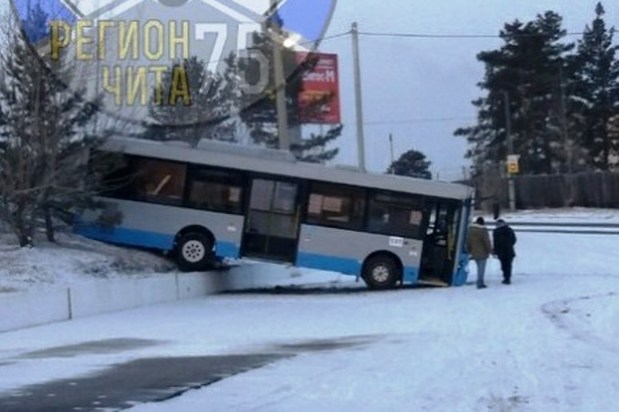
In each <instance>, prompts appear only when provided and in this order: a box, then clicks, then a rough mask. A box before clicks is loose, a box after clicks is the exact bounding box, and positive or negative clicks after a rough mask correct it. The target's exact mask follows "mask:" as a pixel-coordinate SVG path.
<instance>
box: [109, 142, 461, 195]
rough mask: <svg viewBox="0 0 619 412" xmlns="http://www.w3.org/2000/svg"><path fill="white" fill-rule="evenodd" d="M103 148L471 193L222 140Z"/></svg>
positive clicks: (426, 191) (365, 183) (373, 184)
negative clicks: (305, 159) (327, 164)
mask: <svg viewBox="0 0 619 412" xmlns="http://www.w3.org/2000/svg"><path fill="white" fill-rule="evenodd" d="M102 149H103V150H105V151H112V152H122V153H126V154H131V155H136V156H144V157H153V158H158V159H166V160H174V161H180V162H188V163H194V164H204V165H210V166H216V167H225V168H231V169H236V170H243V171H251V172H256V173H265V174H275V175H281V176H287V177H296V178H304V179H310V180H316V181H323V182H332V183H340V184H345V185H351V186H361V187H368V188H376V189H384V190H391V191H397V192H405V193H415V194H421V195H426V196H434V197H442V198H450V199H466V198H469V197H470V196H471V195H472V188H471V187H469V186H465V185H462V184H456V183H448V182H443V181H437V180H427V179H418V178H412V177H408V176H396V175H388V174H375V173H367V172H361V171H359V170H358V169H355V170H353V169H352V168H350V167H347V168H341V167H331V166H324V165H320V164H315V163H307V162H301V161H297V160H296V159H295V158H294V156H293V155H292V154H291V153H290V152H286V151H282V150H272V149H265V148H256V147H248V146H240V145H237V144H231V143H224V142H215V141H202V142H201V143H200V144H199V145H198V146H197V147H191V146H189V145H188V144H186V143H184V142H157V141H151V140H145V139H136V138H126V137H110V138H109V139H107V140H106V142H105V144H104V145H103V147H102Z"/></svg>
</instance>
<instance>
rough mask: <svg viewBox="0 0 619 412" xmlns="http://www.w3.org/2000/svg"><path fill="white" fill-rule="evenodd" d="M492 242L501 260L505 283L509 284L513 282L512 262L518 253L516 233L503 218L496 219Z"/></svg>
mask: <svg viewBox="0 0 619 412" xmlns="http://www.w3.org/2000/svg"><path fill="white" fill-rule="evenodd" d="M492 241H493V242H492V243H493V244H494V251H493V252H494V254H495V255H496V256H497V257H498V258H499V261H500V262H501V271H502V272H503V284H505V285H509V284H510V283H511V282H512V263H513V261H514V257H515V256H516V253H515V251H514V245H515V244H516V234H515V233H514V231H513V230H512V228H511V227H509V226H508V225H507V223H505V221H504V220H503V219H499V220H497V221H496V228H495V229H494V232H492Z"/></svg>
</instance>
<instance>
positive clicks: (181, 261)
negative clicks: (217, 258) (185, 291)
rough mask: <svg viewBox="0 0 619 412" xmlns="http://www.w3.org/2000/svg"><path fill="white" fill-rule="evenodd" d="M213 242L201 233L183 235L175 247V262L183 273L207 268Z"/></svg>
mask: <svg viewBox="0 0 619 412" xmlns="http://www.w3.org/2000/svg"><path fill="white" fill-rule="evenodd" d="M212 250H213V241H212V240H211V239H210V238H209V237H208V236H206V235H204V234H202V233H195V232H194V233H187V234H185V235H183V236H182V237H181V238H180V240H179V241H178V243H177V246H176V260H177V263H178V266H179V268H180V269H181V270H184V271H188V272H189V271H196V270H204V269H206V268H207V267H208V264H209V260H210V257H211V251H212Z"/></svg>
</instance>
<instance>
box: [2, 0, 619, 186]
mask: <svg viewBox="0 0 619 412" xmlns="http://www.w3.org/2000/svg"><path fill="white" fill-rule="evenodd" d="M235 1H237V0H235ZM238 1H239V2H241V3H242V2H243V1H244V0H238ZM248 1H251V2H253V3H259V2H266V0H248ZM307 1H310V0H307ZM1 2H2V5H1V7H0V8H5V7H6V4H7V3H8V2H6V0H1ZM253 3H252V4H253ZM596 3H597V1H595V0H569V1H568V0H564V1H560V0H555V1H550V0H521V1H508V0H432V1H422V0H383V1H381V2H375V1H369V0H337V6H336V10H335V13H334V16H333V21H332V22H331V25H330V28H329V30H328V33H327V35H334V34H339V33H344V32H347V31H349V30H350V26H351V23H352V22H354V21H356V22H358V24H359V29H360V31H362V32H380V33H418V34H439V35H441V34H463V35H475V34H481V35H494V34H498V32H499V30H500V29H501V28H502V26H503V24H504V23H505V22H511V21H513V20H515V19H520V20H522V21H529V20H531V19H534V18H535V16H536V14H538V13H543V12H544V11H546V10H554V11H556V12H558V13H559V14H560V15H562V16H563V18H564V27H565V28H566V29H567V30H568V32H581V31H582V30H583V29H584V27H585V25H586V24H588V23H589V22H590V21H591V20H592V19H593V17H594V8H595V4H596ZM603 4H604V7H605V8H606V21H607V23H608V24H609V25H617V26H619V24H618V22H619V5H617V3H616V2H615V3H611V2H609V1H607V2H603ZM569 38H570V39H572V40H577V39H578V38H579V36H576V35H573V36H570V37H569ZM616 43H617V42H616ZM500 44H501V43H500V41H499V40H498V39H492V38H481V39H480V38H477V39H471V38H464V39H463V38H459V39H453V38H452V39H444V38H443V39H436V38H434V39H428V38H401V37H400V38H390V37H367V36H362V37H361V59H362V80H363V103H364V114H365V137H366V139H365V145H366V164H367V168H368V169H369V170H370V171H375V172H382V171H384V170H385V169H386V168H387V167H388V165H389V163H390V150H389V140H388V136H389V134H390V133H393V136H394V149H395V157H396V158H397V157H398V156H399V155H400V154H402V153H403V152H405V151H406V150H408V149H410V148H415V149H418V150H421V151H422V152H424V153H426V155H427V156H428V158H429V159H430V160H431V161H432V163H433V166H432V171H433V172H434V173H435V174H436V173H438V174H439V177H440V178H442V179H457V178H460V177H462V169H463V167H464V166H467V165H468V163H467V161H466V160H465V159H464V153H465V150H466V143H465V141H464V139H462V138H457V137H454V136H453V131H454V130H455V129H456V128H458V127H460V126H466V125H467V124H470V123H471V122H473V121H474V117H475V111H474V110H473V107H472V105H471V104H470V102H471V100H473V99H475V98H477V97H479V96H480V94H481V93H480V89H479V88H478V87H477V86H476V83H477V82H478V81H480V80H481V79H482V76H483V66H482V65H481V64H480V63H479V62H477V60H476V58H475V56H476V54H477V53H478V52H480V51H482V50H489V49H493V48H497V47H499V46H500ZM351 49H352V46H351V38H350V36H343V37H339V38H336V39H331V40H326V41H324V42H323V44H322V46H321V50H322V51H325V52H334V53H337V54H339V55H340V78H341V86H340V89H341V90H340V93H341V95H342V107H343V122H344V125H345V129H344V136H343V137H342V138H340V140H339V142H338V146H339V147H340V148H341V154H340V156H339V157H338V159H336V163H340V164H356V163H357V151H356V146H357V144H356V127H355V112H354V91H353V66H352V58H351V54H352V53H351Z"/></svg>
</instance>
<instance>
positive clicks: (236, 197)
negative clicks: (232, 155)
mask: <svg viewBox="0 0 619 412" xmlns="http://www.w3.org/2000/svg"><path fill="white" fill-rule="evenodd" d="M242 187H243V186H242V176H241V174H240V173H235V172H224V171H218V170H209V169H198V168H195V169H190V171H189V193H188V195H187V204H188V206H190V207H195V208H197V209H205V210H211V211H215V212H225V213H237V214H238V213H241V211H242V194H243V191H242Z"/></svg>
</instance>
